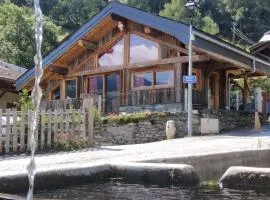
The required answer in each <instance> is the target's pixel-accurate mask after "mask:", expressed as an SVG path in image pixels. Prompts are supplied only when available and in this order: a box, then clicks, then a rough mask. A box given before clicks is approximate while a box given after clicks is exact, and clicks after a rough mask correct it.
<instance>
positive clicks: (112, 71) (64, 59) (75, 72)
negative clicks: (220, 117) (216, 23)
mask: <svg viewBox="0 0 270 200" xmlns="http://www.w3.org/2000/svg"><path fill="white" fill-rule="evenodd" d="M115 4H117V3H115ZM117 6H119V5H117ZM123 7H125V8H127V6H123ZM123 9H124V8H123ZM127 9H134V8H130V7H128V8H127ZM134 10H135V11H136V9H134ZM134 10H132V11H134ZM138 12H142V11H138ZM141 14H144V13H143V12H142V13H141ZM145 15H149V14H145ZM155 17H157V16H155ZM179 34H180V35H181V32H180V33H179ZM183 34H184V32H183ZM185 34H186V33H185ZM194 43H196V41H195V42H194ZM200 45H201V43H200ZM198 46H199V45H198ZM198 46H194V47H193V48H194V49H193V55H192V56H193V62H194V63H193V74H194V75H195V76H196V77H197V83H196V84H194V86H193V104H194V105H198V106H205V107H208V108H215V109H219V108H224V109H225V108H228V106H229V79H230V78H233V77H237V76H238V77H239V76H240V77H244V76H249V75H261V74H262V73H259V72H255V73H254V72H252V67H251V66H248V65H247V64H243V63H241V62H239V61H237V60H234V59H232V58H231V57H226V56H224V55H221V54H218V53H215V52H211V51H209V50H208V49H203V48H201V47H198ZM188 60H189V56H188V47H187V46H186V44H185V43H184V42H182V41H180V40H179V39H178V38H176V37H174V36H173V34H170V33H165V32H164V31H160V30H158V29H156V28H154V27H149V26H147V25H145V24H142V23H139V22H136V21H132V20H128V19H127V18H124V17H121V16H118V15H116V14H110V15H108V16H106V17H104V18H103V19H102V20H101V21H100V22H99V23H98V24H96V25H95V26H94V27H93V28H92V29H91V30H90V31H89V32H87V33H86V34H85V35H84V36H83V37H81V38H80V39H79V40H78V41H77V42H75V43H73V44H72V45H70V47H69V48H68V50H67V51H65V52H64V53H62V54H61V55H59V56H58V57H57V59H55V60H54V61H53V62H51V63H50V64H49V65H48V66H47V67H46V68H45V73H44V76H43V79H42V82H41V86H42V88H43V94H44V100H47V101H52V100H61V101H65V99H77V98H81V97H84V96H87V95H99V96H101V98H102V109H103V112H107V113H108V112H117V110H118V108H119V106H121V105H123V106H127V105H144V104H165V103H178V104H182V105H184V103H185V93H184V91H185V88H186V87H187V85H186V84H183V76H184V75H187V71H188V70H187V68H188ZM32 86H33V79H30V80H28V81H27V82H25V83H24V84H23V86H22V87H21V88H27V89H29V90H31V89H32ZM21 88H20V89H21Z"/></svg>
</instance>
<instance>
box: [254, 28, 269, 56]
mask: <svg viewBox="0 0 270 200" xmlns="http://www.w3.org/2000/svg"><path fill="white" fill-rule="evenodd" d="M268 43H270V31H267V32H266V33H264V34H263V36H262V38H261V39H260V40H259V42H258V43H256V44H254V45H253V46H252V47H250V50H251V51H252V52H253V51H256V50H257V49H259V48H260V47H262V46H264V45H265V44H268Z"/></svg>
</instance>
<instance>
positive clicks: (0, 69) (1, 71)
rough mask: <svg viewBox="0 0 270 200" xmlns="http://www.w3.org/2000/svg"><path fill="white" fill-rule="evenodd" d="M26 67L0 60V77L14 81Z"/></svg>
mask: <svg viewBox="0 0 270 200" xmlns="http://www.w3.org/2000/svg"><path fill="white" fill-rule="evenodd" d="M26 70H27V69H25V68H22V67H18V66H16V65H13V64H10V63H6V62H4V61H1V60H0V79H1V80H7V81H11V82H14V81H15V80H16V79H17V78H18V77H19V76H21V75H22V74H23V73H24V72H26Z"/></svg>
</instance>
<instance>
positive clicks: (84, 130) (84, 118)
mask: <svg viewBox="0 0 270 200" xmlns="http://www.w3.org/2000/svg"><path fill="white" fill-rule="evenodd" d="M82 114H83V119H82V129H83V130H82V136H83V138H86V113H85V108H83V110H82Z"/></svg>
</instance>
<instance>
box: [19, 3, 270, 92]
mask: <svg viewBox="0 0 270 200" xmlns="http://www.w3.org/2000/svg"><path fill="white" fill-rule="evenodd" d="M111 14H116V15H118V16H121V17H123V18H126V19H128V20H131V21H135V22H137V23H140V24H143V25H145V26H149V27H151V28H153V29H157V30H159V31H161V32H165V33H167V34H169V35H172V36H174V37H175V38H177V39H178V40H179V41H181V42H182V43H183V44H185V45H187V44H188V40H189V25H187V24H185V23H179V22H176V21H173V20H170V19H167V18H164V17H161V16H158V15H154V14H150V13H147V12H144V11H142V10H139V9H137V8H133V7H130V6H127V5H125V4H122V3H119V2H115V1H113V2H111V3H110V4H109V5H108V6H107V7H105V8H104V9H103V10H102V11H100V12H99V13H98V14H97V15H95V16H94V17H93V18H92V19H90V20H89V21H88V22H87V23H86V24H85V25H84V26H83V27H81V28H80V29H79V30H78V31H76V32H75V33H74V34H73V35H72V36H70V37H69V38H68V39H67V40H66V41H64V42H63V43H62V44H61V45H60V46H58V47H57V48H56V49H54V50H53V51H52V52H51V53H49V54H48V55H47V56H46V57H45V58H44V60H43V68H44V67H46V66H48V65H50V64H52V63H53V62H54V61H55V60H56V59H57V58H59V56H61V55H62V54H64V53H65V52H66V51H68V50H69V49H70V48H71V47H72V46H73V45H74V44H75V43H76V42H78V41H79V40H80V39H81V38H82V37H83V36H85V35H86V34H87V33H88V32H89V31H91V30H92V29H93V28H94V27H95V26H96V25H97V24H98V23H100V22H101V21H102V20H103V19H104V18H106V17H107V16H109V15H111ZM194 34H195V36H196V37H195V40H194V41H193V45H194V46H197V47H199V48H203V49H205V48H206V49H207V50H208V51H212V52H214V53H218V54H221V55H223V56H227V57H229V58H230V59H236V60H237V61H238V62H242V63H244V64H246V65H248V66H252V63H253V61H254V59H255V60H256V61H258V62H259V63H260V64H261V65H262V67H263V69H265V67H268V68H269V73H270V63H268V62H265V61H263V60H260V59H258V58H256V57H254V56H252V55H251V54H249V53H247V52H246V51H243V50H241V49H239V48H237V47H235V46H233V45H230V44H229V43H226V42H224V41H220V40H219V39H217V38H215V37H213V36H210V35H208V34H206V33H203V32H201V31H198V30H195V31H194ZM220 44H222V45H220ZM261 65H259V67H260V66H261ZM33 77H34V68H32V69H30V70H28V71H27V72H26V73H25V74H23V75H22V76H21V77H20V78H18V80H17V82H16V89H17V90H19V89H21V87H22V86H23V84H24V83H25V82H27V81H29V80H30V79H31V78H33Z"/></svg>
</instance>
